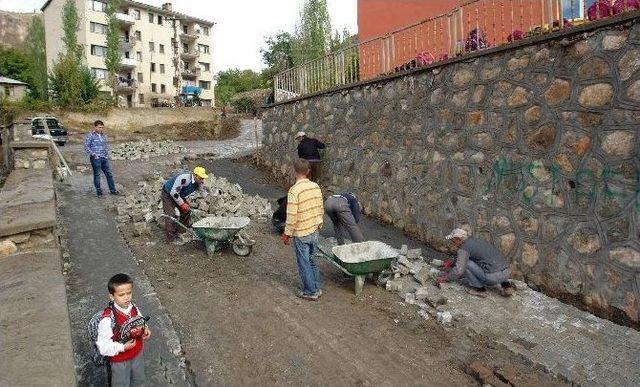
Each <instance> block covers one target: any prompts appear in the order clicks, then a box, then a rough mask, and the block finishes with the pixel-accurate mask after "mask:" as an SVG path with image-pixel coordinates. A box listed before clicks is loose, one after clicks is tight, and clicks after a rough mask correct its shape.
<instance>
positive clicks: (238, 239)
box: [161, 214, 255, 257]
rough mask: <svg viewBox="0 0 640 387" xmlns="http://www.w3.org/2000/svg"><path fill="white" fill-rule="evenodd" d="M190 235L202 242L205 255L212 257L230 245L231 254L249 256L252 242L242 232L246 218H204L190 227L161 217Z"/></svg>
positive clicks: (172, 218)
mask: <svg viewBox="0 0 640 387" xmlns="http://www.w3.org/2000/svg"><path fill="white" fill-rule="evenodd" d="M161 217H163V218H167V219H169V220H170V221H172V222H174V223H176V224H177V225H178V226H180V227H181V228H182V229H184V230H186V231H187V232H188V233H190V234H191V235H192V236H193V237H194V239H197V240H201V241H202V242H204V246H205V248H206V250H207V255H208V256H209V257H213V255H214V253H215V252H216V251H219V250H220V249H222V248H223V247H224V246H225V245H228V244H231V248H232V249H233V252H234V253H236V254H237V255H239V256H241V257H244V256H247V255H249V254H251V250H252V249H253V244H254V243H255V241H254V240H252V239H251V238H249V236H248V235H247V234H246V233H245V232H244V230H243V228H245V227H247V226H248V225H249V223H250V222H251V220H250V219H249V218H247V217H246V216H205V217H203V218H202V219H200V220H198V221H197V222H195V223H193V224H192V225H191V227H188V226H186V225H184V224H182V223H181V222H180V221H179V220H178V219H176V218H174V217H171V216H168V215H164V214H163V215H162V216H161Z"/></svg>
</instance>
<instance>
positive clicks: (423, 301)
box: [385, 245, 457, 325]
mask: <svg viewBox="0 0 640 387" xmlns="http://www.w3.org/2000/svg"><path fill="white" fill-rule="evenodd" d="M399 253H400V255H399V256H398V259H397V260H396V261H395V262H394V263H393V264H392V265H391V270H392V272H393V276H392V277H391V279H389V280H388V281H387V282H386V284H385V286H386V288H387V290H389V291H392V292H397V293H398V294H399V295H400V298H402V300H404V302H405V303H406V304H409V305H416V306H417V307H418V308H419V310H418V315H420V316H421V317H423V318H425V319H429V318H431V317H434V318H436V319H437V320H438V322H439V323H441V324H443V325H450V324H452V323H453V321H454V320H455V319H456V317H457V316H455V315H453V314H452V313H451V312H450V311H448V310H447V298H446V297H445V295H444V293H443V292H442V291H441V289H440V286H438V285H437V284H436V278H437V277H438V275H440V269H439V268H440V267H442V263H443V262H442V261H441V260H439V259H431V260H430V261H429V262H427V261H426V260H425V258H424V257H423V256H422V250H421V249H408V248H407V246H406V245H402V247H401V248H400V249H399ZM445 286H449V285H448V284H447V285H445Z"/></svg>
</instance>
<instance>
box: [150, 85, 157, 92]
mask: <svg viewBox="0 0 640 387" xmlns="http://www.w3.org/2000/svg"><path fill="white" fill-rule="evenodd" d="M151 91H152V92H154V93H155V92H156V84H155V83H152V84H151Z"/></svg>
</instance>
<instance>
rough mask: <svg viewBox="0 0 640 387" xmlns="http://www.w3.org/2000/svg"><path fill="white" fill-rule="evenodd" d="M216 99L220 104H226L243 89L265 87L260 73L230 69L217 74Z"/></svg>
mask: <svg viewBox="0 0 640 387" xmlns="http://www.w3.org/2000/svg"><path fill="white" fill-rule="evenodd" d="M217 78H218V82H217V85H216V91H215V92H216V100H217V101H219V102H220V103H221V104H222V105H226V104H228V103H229V102H230V101H231V99H232V98H233V96H234V95H236V94H238V93H242V92H244V91H249V90H255V89H261V88H266V87H267V84H266V82H265V79H264V78H263V77H262V75H261V74H258V73H256V72H255V71H252V70H239V69H230V70H226V71H220V72H219V73H218V75H217Z"/></svg>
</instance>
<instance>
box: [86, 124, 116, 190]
mask: <svg viewBox="0 0 640 387" xmlns="http://www.w3.org/2000/svg"><path fill="white" fill-rule="evenodd" d="M103 131H104V123H103V122H102V121H100V120H97V121H96V122H94V123H93V132H90V133H89V134H87V137H86V138H85V140H84V151H85V152H86V153H87V155H88V156H89V161H91V168H92V169H93V185H94V186H95V187H96V194H97V195H98V196H102V188H101V187H100V171H102V172H103V173H104V176H105V177H106V178H107V185H108V186H109V192H110V193H111V195H120V192H119V191H118V190H117V189H116V184H115V182H114V181H113V174H111V167H110V166H109V145H108V144H107V137H106V136H105V134H104V133H103Z"/></svg>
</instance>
